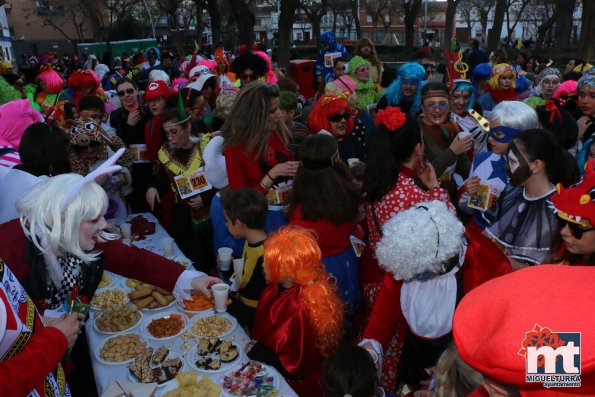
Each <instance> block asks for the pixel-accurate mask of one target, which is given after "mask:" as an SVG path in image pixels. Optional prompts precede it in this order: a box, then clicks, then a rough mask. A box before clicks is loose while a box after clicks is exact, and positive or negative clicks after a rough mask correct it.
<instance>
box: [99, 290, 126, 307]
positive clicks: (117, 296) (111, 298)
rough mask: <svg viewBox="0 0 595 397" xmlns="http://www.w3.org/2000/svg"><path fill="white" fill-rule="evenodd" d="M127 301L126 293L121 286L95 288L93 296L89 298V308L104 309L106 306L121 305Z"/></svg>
mask: <svg viewBox="0 0 595 397" xmlns="http://www.w3.org/2000/svg"><path fill="white" fill-rule="evenodd" d="M129 301H130V298H129V297H128V293H127V292H126V291H124V290H123V289H122V288H109V289H104V290H97V291H96V292H95V296H93V299H91V309H93V310H104V309H107V308H108V307H113V306H120V305H123V304H125V303H128V302H129Z"/></svg>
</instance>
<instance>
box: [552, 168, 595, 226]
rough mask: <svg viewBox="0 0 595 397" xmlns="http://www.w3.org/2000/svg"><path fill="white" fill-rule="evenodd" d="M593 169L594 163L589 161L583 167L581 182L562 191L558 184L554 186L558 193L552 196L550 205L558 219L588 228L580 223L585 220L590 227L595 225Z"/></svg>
mask: <svg viewBox="0 0 595 397" xmlns="http://www.w3.org/2000/svg"><path fill="white" fill-rule="evenodd" d="M594 167H595V161H593V160H589V161H588V162H587V164H586V166H585V172H586V175H585V177H584V178H583V180H582V181H580V182H579V183H577V184H576V185H574V186H572V187H570V188H568V189H564V187H563V186H562V185H560V184H558V186H556V189H557V190H558V192H557V193H554V194H553V195H552V203H553V204H554V207H555V208H556V211H557V213H558V216H559V217H560V218H562V219H565V220H567V221H569V222H574V223H578V224H580V225H582V226H585V227H590V226H589V225H587V224H585V223H584V222H581V221H582V220H583V219H586V220H588V221H589V222H590V223H591V226H592V225H595V169H594Z"/></svg>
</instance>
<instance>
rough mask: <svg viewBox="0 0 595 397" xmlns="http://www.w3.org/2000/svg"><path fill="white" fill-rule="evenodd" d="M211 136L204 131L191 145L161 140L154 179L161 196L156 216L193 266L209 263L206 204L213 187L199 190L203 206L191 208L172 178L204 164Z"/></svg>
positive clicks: (194, 172) (190, 172) (209, 247)
mask: <svg viewBox="0 0 595 397" xmlns="http://www.w3.org/2000/svg"><path fill="white" fill-rule="evenodd" d="M210 138H211V136H210V135H209V134H203V135H202V137H201V140H200V141H199V142H198V143H195V144H194V145H193V146H192V148H190V149H177V148H171V147H170V145H169V144H167V143H166V144H164V145H163V146H161V149H159V152H158V153H157V159H158V162H157V166H156V168H155V170H154V174H153V182H152V183H150V184H149V187H151V186H153V187H155V188H156V189H157V190H158V191H159V194H160V196H161V207H160V209H159V217H160V220H162V223H163V224H164V225H167V227H168V228H169V229H170V230H171V231H172V237H173V238H174V239H175V240H176V242H177V243H178V245H179V246H180V249H181V250H182V252H184V254H185V255H186V256H188V257H189V258H190V259H191V260H192V261H193V262H194V263H195V265H196V266H198V267H201V268H204V269H206V268H207V267H208V266H210V265H212V263H213V260H212V259H213V258H212V249H211V247H212V233H213V231H212V225H211V221H210V219H209V207H210V203H211V199H212V197H213V195H214V194H215V192H214V190H213V189H210V190H207V191H205V192H203V193H200V197H201V199H202V201H203V206H202V207H201V208H199V209H194V208H191V207H190V206H189V203H188V200H189V198H186V199H182V197H181V195H180V191H179V190H178V187H177V186H178V185H177V184H176V180H175V178H176V177H177V176H187V177H192V176H194V175H195V174H196V173H197V172H198V171H199V169H200V168H201V167H203V166H204V161H203V157H202V153H203V152H204V149H205V147H206V146H207V143H208V142H209V139H210Z"/></svg>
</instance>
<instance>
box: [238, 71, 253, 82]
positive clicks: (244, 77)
mask: <svg viewBox="0 0 595 397" xmlns="http://www.w3.org/2000/svg"><path fill="white" fill-rule="evenodd" d="M241 77H242V80H244V81H252V80H256V75H255V74H246V73H244V74H242V76H241Z"/></svg>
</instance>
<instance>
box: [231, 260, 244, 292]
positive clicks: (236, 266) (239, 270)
mask: <svg viewBox="0 0 595 397" xmlns="http://www.w3.org/2000/svg"><path fill="white" fill-rule="evenodd" d="M233 272H234V274H235V275H236V276H235V280H236V283H237V285H238V288H239V287H240V283H241V282H242V275H243V274H244V258H239V259H234V260H233Z"/></svg>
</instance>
